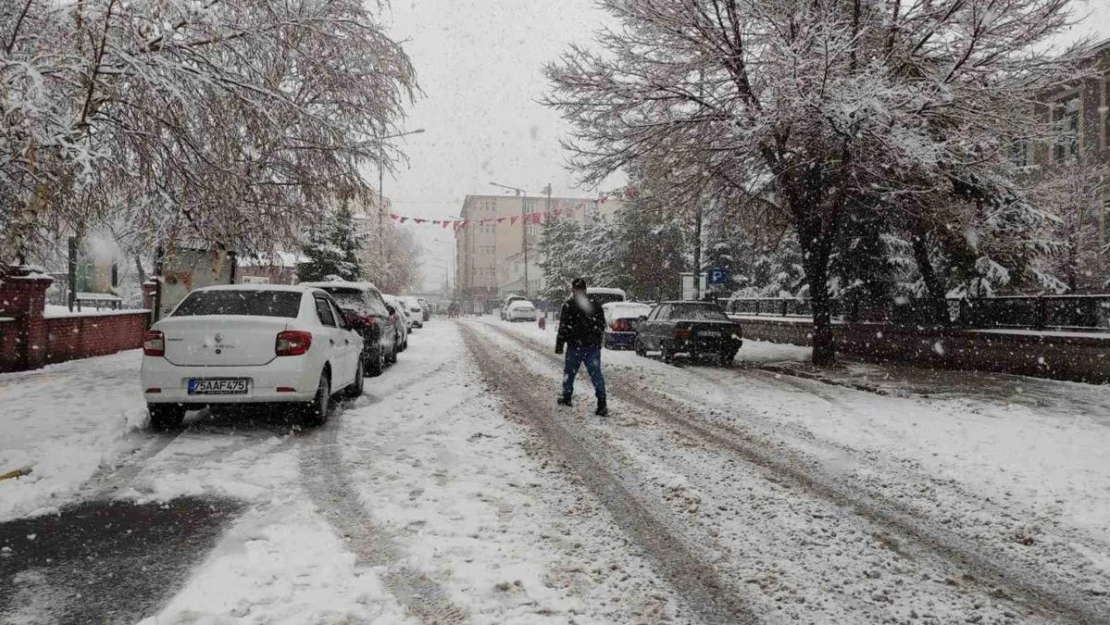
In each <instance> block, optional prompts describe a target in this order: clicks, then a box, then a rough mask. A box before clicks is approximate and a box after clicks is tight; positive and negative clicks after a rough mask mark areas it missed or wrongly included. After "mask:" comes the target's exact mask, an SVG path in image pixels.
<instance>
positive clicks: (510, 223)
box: [509, 215, 518, 226]
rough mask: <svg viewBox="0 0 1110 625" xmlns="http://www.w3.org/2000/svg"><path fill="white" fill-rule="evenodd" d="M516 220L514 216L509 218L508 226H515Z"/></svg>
mask: <svg viewBox="0 0 1110 625" xmlns="http://www.w3.org/2000/svg"><path fill="white" fill-rule="evenodd" d="M517 219H518V217H517V216H516V215H513V216H512V217H511V218H509V225H510V226H511V225H513V224H515V223H516V220H517Z"/></svg>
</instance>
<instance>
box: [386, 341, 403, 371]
mask: <svg viewBox="0 0 1110 625" xmlns="http://www.w3.org/2000/svg"><path fill="white" fill-rule="evenodd" d="M400 345H401V341H400V340H399V339H397V338H394V339H393V347H391V348H389V356H387V357H386V359H385V361H386V362H387V363H389V364H391V365H395V364H397V352H399V351H400V347H399V346H400Z"/></svg>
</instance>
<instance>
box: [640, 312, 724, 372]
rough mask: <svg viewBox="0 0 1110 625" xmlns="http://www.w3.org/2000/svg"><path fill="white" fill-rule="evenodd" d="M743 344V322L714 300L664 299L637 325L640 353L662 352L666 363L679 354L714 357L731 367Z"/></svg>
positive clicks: (642, 354) (694, 356) (693, 356)
mask: <svg viewBox="0 0 1110 625" xmlns="http://www.w3.org/2000/svg"><path fill="white" fill-rule="evenodd" d="M742 344H743V333H742V331H741V328H740V325H739V324H737V323H734V322H733V321H732V320H731V319H729V318H728V317H727V316H726V315H725V313H724V312H723V311H721V309H720V307H719V306H717V304H715V303H713V302H687V301H677V302H661V303H659V304H657V305H656V306H655V308H653V309H652V310H651V313H650V314H648V315H647V316H646V317H642V318H640V323H639V325H637V326H636V339H635V349H636V353H637V354H639V355H641V356H644V355H646V354H647V352H648V351H658V352H660V354H661V355H662V357H663V361H664V362H673V361H674V357H675V355H676V354H683V353H684V354H689V355H690V357H692V358H700V357H702V356H706V355H712V356H714V357H715V358H716V359H717V360H718V362H720V363H721V364H722V365H724V366H727V365H729V364H731V363H732V361H733V360H734V359H735V358H736V352H738V351H739V350H740V346H741V345H742Z"/></svg>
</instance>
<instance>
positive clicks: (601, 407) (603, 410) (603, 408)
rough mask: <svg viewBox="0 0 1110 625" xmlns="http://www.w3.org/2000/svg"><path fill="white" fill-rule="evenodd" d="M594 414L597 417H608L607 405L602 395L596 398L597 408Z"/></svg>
mask: <svg viewBox="0 0 1110 625" xmlns="http://www.w3.org/2000/svg"><path fill="white" fill-rule="evenodd" d="M594 414H596V415H597V416H599V417H608V416H609V406H607V405H606V404H605V398H604V397H598V398H597V410H596V411H595V412H594Z"/></svg>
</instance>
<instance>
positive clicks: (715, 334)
mask: <svg viewBox="0 0 1110 625" xmlns="http://www.w3.org/2000/svg"><path fill="white" fill-rule="evenodd" d="M698 336H721V333H720V332H717V331H715V330H714V331H709V332H698Z"/></svg>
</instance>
